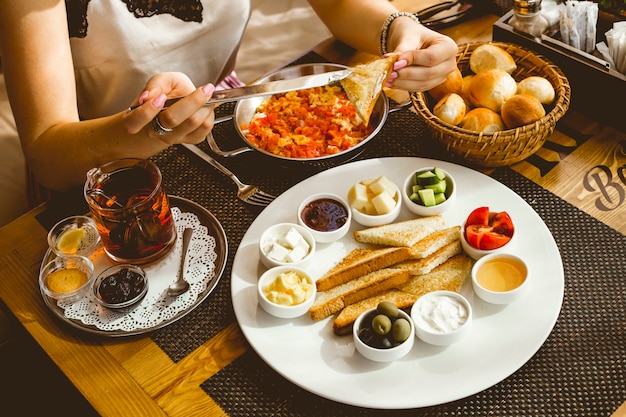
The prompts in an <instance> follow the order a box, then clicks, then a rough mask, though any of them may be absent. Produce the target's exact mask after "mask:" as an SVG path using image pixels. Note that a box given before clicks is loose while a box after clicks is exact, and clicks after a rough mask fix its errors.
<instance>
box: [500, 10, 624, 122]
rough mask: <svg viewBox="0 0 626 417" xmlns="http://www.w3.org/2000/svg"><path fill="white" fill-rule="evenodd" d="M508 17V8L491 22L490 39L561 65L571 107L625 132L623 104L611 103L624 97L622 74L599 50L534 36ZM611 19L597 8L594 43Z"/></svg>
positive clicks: (607, 26)
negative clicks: (585, 50) (588, 51)
mask: <svg viewBox="0 0 626 417" xmlns="http://www.w3.org/2000/svg"><path fill="white" fill-rule="evenodd" d="M512 16H513V11H510V12H508V13H506V14H505V15H503V16H502V17H501V18H500V19H498V20H497V21H496V22H495V23H494V25H493V40H494V41H498V42H510V43H515V44H518V45H521V46H525V47H526V48H528V49H530V50H532V51H534V52H536V53H538V54H540V55H543V56H544V57H545V58H547V59H548V60H550V61H552V62H553V63H554V64H556V65H557V66H559V67H560V68H561V70H562V71H563V73H564V74H565V75H566V77H567V79H568V81H569V83H570V86H571V89H572V94H571V102H570V108H571V109H573V110H576V111H578V112H579V113H582V114H584V115H587V116H589V117H592V118H593V119H595V120H598V121H601V122H603V123H606V124H608V125H611V126H613V127H616V128H618V129H620V130H622V131H626V118H624V109H623V106H621V105H616V104H615V101H616V100H620V99H622V98H623V97H626V76H624V74H621V73H619V72H618V71H616V70H615V69H613V68H611V66H610V64H609V63H608V62H607V61H606V60H604V59H603V58H602V57H601V55H600V54H599V53H598V55H597V56H596V55H594V54H589V53H586V52H584V51H582V50H579V49H576V48H573V47H571V46H569V45H567V44H565V43H563V42H561V41H560V40H559V39H557V38H553V37H550V36H547V35H543V36H542V37H541V39H538V38H535V37H533V36H531V35H528V34H526V33H523V32H520V31H518V30H515V29H513V27H512V26H511V25H509V24H508V22H509V21H510V19H511V17H512ZM614 21H615V18H611V15H609V14H607V13H604V12H602V11H600V13H599V15H598V25H597V31H596V33H597V38H598V39H597V41H596V44H597V43H598V41H603V40H604V34H605V33H606V32H607V31H608V30H609V29H611V27H612V26H613V22H614ZM557 35H558V34H557ZM557 35H555V36H557ZM595 52H597V51H595ZM618 102H619V101H618Z"/></svg>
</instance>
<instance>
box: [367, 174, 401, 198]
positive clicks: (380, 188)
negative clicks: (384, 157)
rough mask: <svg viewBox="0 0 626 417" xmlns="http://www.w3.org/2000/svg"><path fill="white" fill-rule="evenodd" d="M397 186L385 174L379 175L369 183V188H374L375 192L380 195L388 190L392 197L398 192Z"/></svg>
mask: <svg viewBox="0 0 626 417" xmlns="http://www.w3.org/2000/svg"><path fill="white" fill-rule="evenodd" d="M395 188H396V187H395V186H394V184H393V183H392V182H391V181H389V179H387V177H385V176H384V175H383V176H381V177H378V178H377V179H376V181H374V182H373V183H371V184H370V185H369V189H370V190H372V192H373V193H374V194H376V195H379V194H382V193H383V192H385V191H387V192H388V193H389V194H390V195H391V196H392V197H393V196H395V194H396V191H395Z"/></svg>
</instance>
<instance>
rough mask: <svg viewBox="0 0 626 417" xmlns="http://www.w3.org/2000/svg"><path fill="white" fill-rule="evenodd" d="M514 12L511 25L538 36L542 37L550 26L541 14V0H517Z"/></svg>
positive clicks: (510, 21)
mask: <svg viewBox="0 0 626 417" xmlns="http://www.w3.org/2000/svg"><path fill="white" fill-rule="evenodd" d="M513 12H514V15H513V17H512V18H511V19H510V20H509V25H511V26H512V27H513V28H514V29H517V30H519V31H521V32H524V33H528V34H529V35H532V36H534V37H536V38H541V35H542V34H543V33H544V32H545V31H546V30H547V29H548V27H549V26H550V25H549V23H548V20H547V19H546V18H545V17H544V16H543V15H542V14H541V0H515V3H514V4H513Z"/></svg>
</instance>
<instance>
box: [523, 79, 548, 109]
mask: <svg viewBox="0 0 626 417" xmlns="http://www.w3.org/2000/svg"><path fill="white" fill-rule="evenodd" d="M517 93H518V94H528V95H531V96H534V97H536V98H537V100H539V101H540V102H541V104H552V102H553V101H554V97H555V92H554V87H552V84H551V83H550V81H548V79H547V78H544V77H540V76H538V75H533V76H530V77H526V78H524V79H523V80H522V81H520V82H519V83H518V84H517Z"/></svg>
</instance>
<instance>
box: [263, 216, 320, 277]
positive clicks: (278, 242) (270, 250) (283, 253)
mask: <svg viewBox="0 0 626 417" xmlns="http://www.w3.org/2000/svg"><path fill="white" fill-rule="evenodd" d="M294 232H295V234H294ZM303 242H304V243H303ZM314 255H315V238H314V237H313V235H312V234H311V232H309V230H308V229H306V228H305V227H303V226H301V225H299V224H294V223H278V224H275V225H273V226H270V227H269V228H267V230H265V231H264V232H263V234H262V235H261V238H260V239H259V257H260V258H261V262H262V263H263V265H265V266H266V267H267V268H273V267H275V266H299V267H305V266H307V265H309V264H310V263H311V260H312V259H313V256H314Z"/></svg>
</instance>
